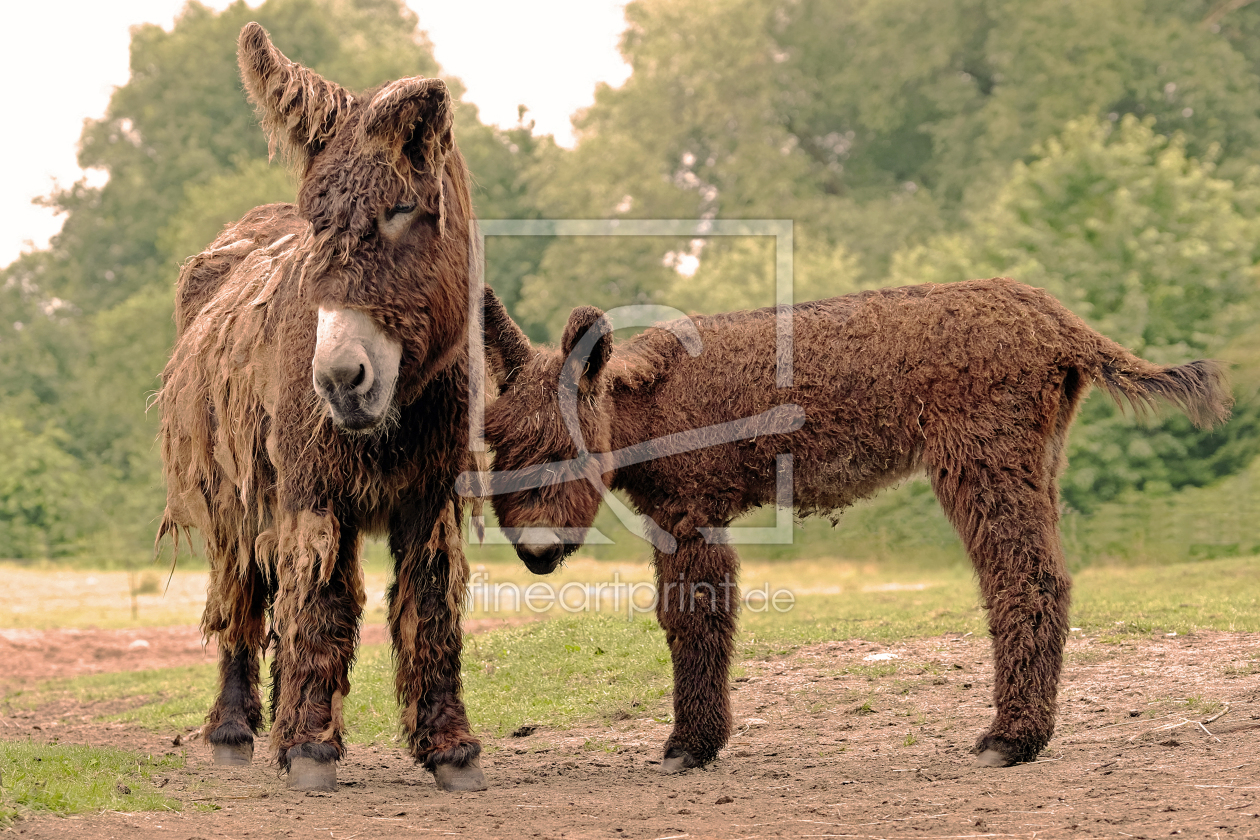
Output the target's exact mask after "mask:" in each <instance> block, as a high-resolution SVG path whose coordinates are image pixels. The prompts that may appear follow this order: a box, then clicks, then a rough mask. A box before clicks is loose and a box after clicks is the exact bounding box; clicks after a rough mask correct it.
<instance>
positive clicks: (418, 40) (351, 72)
mask: <svg viewBox="0 0 1260 840" xmlns="http://www.w3.org/2000/svg"><path fill="white" fill-rule="evenodd" d="M250 20H257V21H259V22H260V23H262V24H263V25H264V26H265V27H267V28H268V30H269V31H270V32H271V33H272V35H273V37H274V39H275V41H276V43H277V45H278V46H279V47H280V48H281V49H282V50H283V51H284V52H285V54H286V55H288V56H289V57H290V58H292V59H294V60H296V61H300V62H302V63H304V64H307V65H308V66H311V67H313V68H315V69H316V70H317V71H319V72H321V73H323V74H325V75H326V76H328V77H329V78H331V79H334V80H336V81H337V82H339V83H341V84H343V85H345V86H347V87H349V88H352V89H363V88H368V87H371V86H374V85H376V84H379V83H381V82H383V81H386V80H389V79H393V78H398V77H400V76H410V75H426V76H433V75H437V74H438V72H439V68H438V65H437V63H436V61H435V60H434V59H433V55H432V47H431V45H430V44H429V43H428V42H427V41H426V40H425V39H424V38H423V37H422V36H421V35H420V33H418V31H417V23H418V22H417V19H416V17H415V15H414V14H413V13H412V12H410V11H409V10H408V9H407V8H406V6H405V5H403V3H402V2H400V0H268V2H266V3H264V4H262V5H261V6H259V7H257V8H254V9H251V8H249V7H248V6H246V4H244V3H236V4H235V5H233V6H230V7H229V8H228V9H226V10H225V11H224V12H222V13H216V12H213V11H212V10H210V9H208V8H206V7H205V6H202V5H200V4H199V3H197V2H195V0H194V2H191V3H189V5H188V6H187V7H186V8H185V9H184V11H183V13H182V14H181V15H180V17H179V18H178V20H177V21H176V25H175V27H174V28H173V29H172V30H170V31H167V30H163V29H162V28H160V27H158V26H153V25H145V26H141V27H138V28H136V30H135V31H134V33H133V36H132V45H131V70H132V73H131V79H130V81H129V82H128V83H127V84H126V85H124V86H123V87H121V88H119V89H117V90H116V91H115V93H114V95H113V97H112V98H111V100H110V104H109V109H108V112H107V113H106V115H105V116H104V117H103V118H101V119H99V120H90V121H88V123H87V125H86V126H85V128H84V132H83V136H82V139H81V141H80V163H81V164H82V165H83V166H85V167H89V168H96V169H100V170H104V171H105V172H106V173H108V175H109V178H108V181H107V182H106V183H105V184H104V186H101V187H99V188H95V187H89V186H88V185H87V183H86V182H81V183H78V184H75V185H74V186H72V187H71V188H69V189H67V190H64V191H61V192H59V193H57V194H56V195H54V196H52V197H51V198H50V199H49V200H48V201H49V203H50V204H52V205H53V206H55V207H56V208H57V209H59V210H61V211H62V212H64V213H66V222H65V225H64V227H63V229H62V232H61V233H60V234H59V235H58V236H56V237H55V238H54V240H53V242H52V245H51V247H50V249H49V250H47V251H41V252H37V253H34V254H29V255H25V256H23V257H22V258H21V259H19V260H18V261H17V262H15V263H14V264H13V265H11V266H9V267H8V268H6V269H4V270H3V271H2V272H0V402H2V403H3V405H4V411H5V414H6V415H8V416H11V417H20V418H21V420H22V423H23V425H24V426H25V427H26V428H27V429H28V431H29V436H30V440H29V441H27V440H26V438H23V439H22V441H21V442H20V443H21V445H22V446H29V447H30V450H31V451H30V452H29V453H27V454H24V455H23V456H22V457H20V458H19V459H17V461H16V462H15V463H11V464H10V465H8V466H7V467H6V468H0V476H3V477H4V478H3V479H0V483H2V484H4V486H5V488H6V490H5V491H4V492H6V493H8V494H9V495H7V496H6V497H5V499H6V501H5V502H3V504H4V505H7V506H8V507H6V508H5V509H4V512H2V513H0V557H3V556H14V557H26V556H32V555H34V556H60V555H63V554H65V553H67V552H68V551H71V550H72V547H73V546H75V545H78V546H80V547H82V546H85V545H88V544H90V545H91V546H92V550H93V553H94V554H95V555H96V556H97V557H98V558H100V559H106V560H107V559H110V558H123V557H127V558H142V557H143V556H144V554H145V551H144V549H145V548H147V546H148V545H149V544H150V543H151V540H152V528H153V522H154V519H155V517H156V516H157V515H158V513H159V512H160V511H161V509H162V504H163V499H162V496H163V487H162V480H161V470H160V462H159V455H158V452H157V451H156V448H155V447H154V445H153V440H154V438H155V436H156V433H157V425H156V423H157V417H156V414H146V411H145V409H146V402H147V400H148V398H149V397H150V396H151V395H152V393H153V392H154V391H155V390H156V389H157V387H158V385H159V382H158V378H157V377H158V374H159V373H160V371H161V370H162V367H163V365H164V364H165V361H166V358H167V355H168V353H169V350H170V346H171V344H172V342H173V339H174V328H173V324H172V321H171V313H172V309H173V302H174V294H173V285H174V281H175V278H176V276H177V274H178V270H179V265H180V264H181V263H182V262H183V261H184V260H185V259H186V258H187V257H188V256H189V255H190V254H193V253H196V252H198V251H200V250H201V249H202V248H203V247H204V246H205V245H206V244H208V243H209V242H210V240H212V239H213V238H214V237H215V236H216V235H217V234H218V233H219V231H220V230H221V229H222V227H223V226H224V225H225V224H227V223H230V222H232V221H234V220H236V219H237V218H239V217H240V215H241V214H243V213H244V212H245V211H246V210H248V209H250V208H251V207H254V206H256V205H257V204H263V203H271V202H276V201H292V200H293V198H294V181H293V178H292V175H291V174H290V173H288V172H287V171H286V170H285V168H284V167H283V166H282V165H281V164H280V162H279V161H276V162H274V163H269V162H268V160H267V142H266V138H265V137H264V136H263V133H262V131H261V130H260V129H259V127H258V125H257V121H256V119H255V117H254V115H253V113H252V110H251V107H250V105H249V103H248V101H247V100H246V98H245V96H244V94H243V93H242V91H241V89H240V82H239V79H238V71H237V67H236V39H237V34H238V33H239V31H240V28H241V26H242V25H244V24H245V23H246V22H247V21H250ZM450 81H451V86H452V90H453V91H454V92H455V93H456V95H458V94H459V92H460V91H461V89H462V88H461V86H460V84H459V82H458V80H450ZM456 120H457V124H456V131H457V133H458V138H459V142H460V145H461V148H462V150H463V151H464V153H465V155H466V157H467V159H468V161H469V164H470V166H471V167H472V168H473V171H474V172H476V173H477V175H478V180H477V183H478V185H479V186H478V190H477V193H476V195H475V201H476V203H477V206H478V207H479V209H481V210H482V212H483V213H485V214H487V215H489V216H508V217H518V216H522V215H529V214H530V213H532V212H533V211H532V210H531V209H530V204H529V199H528V196H527V195H526V190H525V187H524V182H523V180H522V178H521V175H520V172H521V170H522V169H523V167H524V165H525V164H524V160H525V159H526V158H528V157H530V155H532V150H533V148H534V140H533V138H532V137H531V136H530V134H529V131H528V129H527V128H522V129H520V130H517V131H509V132H499V131H497V130H494V129H491V128H489V127H487V126H484V125H482V124H481V123H480V122H479V121H478V119H477V111H476V108H475V107H473V106H465V107H461V108H459V109H458V111H457V116H456ZM509 250H510V259H509V260H507V261H506V262H507V265H508V267H509V269H510V271H512V272H515V273H516V274H517V275H520V274H524V273H528V272H530V271H532V270H533V266H534V265H536V264H537V261H538V259H539V255H540V253H541V248H540V243H537V242H525V243H515V247H514V248H512V249H509ZM491 280H492V282H496V283H497V282H503V283H504V284H505V285H508V283H509V280H508V277H507V274H505V272H504V271H503V270H502V269H501V268H499V267H496V270H495V271H492V272H491ZM6 428H7V427H6ZM6 434H9V435H10V437H11V436H12V434H13V433H11V432H7V433H6ZM14 443H15V445H17V444H18V443H19V442H18V441H17V440H16V439H15V440H14ZM40 464H42V465H44V466H42V467H39V466H38V465H40ZM33 465H34V466H33ZM36 468H38V469H44V470H48V471H50V472H51V473H52V474H49V475H47V476H44V477H42V478H41V477H39V476H36V475H34V474H33V473H31V470H32V469H36ZM19 476H20V478H19ZM33 482H34V483H33ZM37 485H38V486H37ZM92 488H100V489H101V490H102V491H103V492H99V493H95V492H89V489H92ZM105 488H108V490H107V491H106V490H105ZM50 492H56V493H62V494H64V498H62V499H59V500H57V501H56V502H55V503H53V502H51V501H50V500H49V498H48V493H50ZM14 494H17V495H18V496H28V495H29V496H30V498H23V499H17V498H16V497H15V496H14ZM50 505H52V507H50ZM18 508H20V509H21V512H20V513H19V512H18ZM72 510H78V511H83V512H84V514H85V515H83V516H82V517H80V518H79V519H77V520H74V519H73V518H72V517H70V516H69V514H68V513H67V511H72ZM14 522H16V523H19V524H20V533H19V530H13V529H17V528H19V525H18V524H10V523H14ZM5 529H8V530H5ZM41 529H42V531H43V533H38V532H39V531H40V530H41ZM89 534H90V535H91V536H92V539H91V541H90V543H89V541H87V540H86V539H84V538H85V537H87V536H88V535H89Z"/></svg>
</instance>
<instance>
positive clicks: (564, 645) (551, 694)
mask: <svg viewBox="0 0 1260 840" xmlns="http://www.w3.org/2000/svg"><path fill="white" fill-rule="evenodd" d="M1254 563H1255V561H1254V559H1252V558H1225V559H1221V560H1212V561H1201V562H1197V563H1186V564H1178V565H1158V566H1142V567H1130V566H1116V567H1095V568H1090V569H1086V570H1084V571H1082V572H1080V573H1079V574H1077V575H1076V587H1075V593H1074V607H1073V613H1072V625H1073V626H1074V627H1078V628H1080V629H1081V631H1082V632H1083V633H1085V634H1086V635H1090V636H1095V637H1099V638H1102V639H1105V640H1116V641H1122V640H1124V639H1129V638H1134V637H1138V636H1150V635H1163V634H1167V633H1174V632H1175V633H1178V634H1185V633H1190V632H1193V631H1195V630H1234V631H1247V632H1256V631H1260V579H1258V578H1257V576H1256V575H1255V574H1254V572H1253V568H1252V567H1253V565H1254ZM888 571H889V570H887V569H885V574H884V575H875V576H874V580H875V581H876V583H875V585H874V588H875V589H876V591H862V589H861V588H858V587H847V588H844V589H843V590H842V591H841V592H840V593H838V594H834V595H802V596H800V597H798V598H797V599H796V604H795V606H794V608H793V609H791V610H790V611H788V612H785V613H778V612H775V611H774V610H773V609H771V610H768V611H764V612H745V614H744V615H743V616H742V619H741V626H742V631H743V632H742V634H741V638H740V645H739V648H740V656H741V657H744V658H752V657H756V658H764V657H772V656H779V655H783V654H786V653H788V652H790V651H791V650H793V649H795V648H796V647H798V646H800V645H805V644H810V643H814V642H821V641H828V640H832V639H856V638H861V639H866V640H869V641H877V642H885V643H887V642H893V641H896V640H899V639H908V638H923V637H929V636H937V635H950V636H962V635H965V634H967V633H971V634H973V635H974V636H984V635H985V633H986V630H985V623H984V615H983V612H982V611H981V609H980V606H979V598H978V594H977V590H976V584H975V581H974V580H973V578H972V575H971V574H970V572H969V571H967V570H966V569H965V568H958V567H948V568H945V569H940V570H936V571H934V572H924V571H922V570H919V571H918V573H917V574H915V575H914V580H915V581H916V582H915V583H914V584H913V587H921V588H910V586H911V585H907V584H895V583H888V582H887V581H888V580H889V578H890V577H891V578H892V579H893V580H894V581H895V580H896V579H897V578H901V579H902V580H905V579H906V576H907V575H909V574H910V570H902V572H900V573H893V574H891V575H889V574H887V572H888ZM880 581H883V582H884V583H882V584H881V583H879V582H880ZM789 582H790V583H792V584H795V585H802V584H804V583H808V581H805V580H803V579H800V580H792V581H789ZM749 585H750V586H752V585H760V583H759V582H755V581H749ZM774 585H778V584H774ZM900 664H901V663H875V664H871V665H861V666H854V667H853V668H849V669H848V672H849V673H853V674H856V675H860V676H866V677H868V678H869V679H872V680H874V679H879V678H883V677H886V676H890V675H892V674H895V673H898V672H899V671H900V670H901V669H900V668H899V665H900ZM463 678H464V685H465V699H466V702H467V705H468V710H469V716H470V718H471V719H472V720H473V721H475V722H476V725H477V727H478V728H479V730H480V731H481V732H482V733H483V734H486V735H491V736H503V735H505V734H508V733H510V732H511V731H513V730H514V729H516V728H517V727H519V726H522V725H524V724H541V725H544V726H548V727H555V728H560V729H563V728H566V727H570V726H572V725H574V724H576V723H579V722H582V721H592V720H603V721H610V720H617V719H624V718H625V717H626V716H630V717H636V718H637V717H654V718H662V719H663V718H665V717H667V715H668V708H667V704H666V702H665V700H664V699H663V698H664V697H665V694H666V693H667V692H668V690H669V687H670V667H669V653H668V650H667V648H666V646H665V640H664V636H663V634H662V633H661V631H660V629H659V628H658V627H657V626H656V623H655V621H654V620H652V619H650V618H646V617H639V618H636V619H634V620H627V619H626V618H625V617H624V616H615V615H609V614H602V615H601V614H593V615H576V616H567V615H562V616H557V617H554V618H552V619H550V620H548V621H540V622H531V623H528V624H524V625H521V626H517V627H510V628H504V629H499V630H495V631H491V632H487V633H481V634H477V635H474V636H470V637H469V638H468V640H467V644H466V647H465V653H464V671H463ZM351 682H352V684H353V686H354V690H353V691H352V692H351V694H350V695H349V697H347V698H346V718H347V721H348V726H349V731H348V732H347V737H348V739H349V740H350V741H351V742H352V743H360V744H363V743H375V742H382V741H388V740H390V739H392V738H393V737H395V735H396V733H397V720H398V710H397V705H396V704H395V702H394V698H393V669H392V664H391V662H390V654H389V650H388V648H386V647H384V646H367V647H364V648H362V649H361V650H360V653H359V659H358V662H357V664H356V666H355V670H354V673H353V674H352V675H351ZM214 686H215V668H214V666H212V665H201V666H193V667H182V668H169V669H164V670H160V671H148V672H130V673H115V674H97V675H92V676H86V677H78V678H75V679H72V680H60V681H54V682H50V683H46V684H44V685H43V686H40V687H39V688H37V689H34V690H30V691H26V692H18V693H14V694H10V695H8V697H6V698H5V702H7V703H10V704H13V705H20V706H23V707H33V706H39V705H45V704H47V703H50V702H52V701H54V700H58V699H64V698H72V699H74V700H76V701H77V702H79V703H87V704H91V703H102V704H104V703H109V702H113V701H119V700H122V699H123V698H130V699H133V700H135V703H134V705H131V706H130V707H129V708H127V709H125V710H122V711H118V710H109V711H108V715H107V716H108V718H109V719H111V720H120V721H126V722H132V723H135V724H137V725H140V726H143V727H145V728H148V729H152V730H155V731H164V732H176V731H180V730H183V729H187V728H191V727H194V726H197V725H199V724H200V723H201V721H202V720H203V718H204V715H205V711H206V709H208V708H209V706H210V702H211V699H212V693H213V691H214Z"/></svg>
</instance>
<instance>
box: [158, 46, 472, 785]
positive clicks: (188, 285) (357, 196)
mask: <svg viewBox="0 0 1260 840" xmlns="http://www.w3.org/2000/svg"><path fill="white" fill-rule="evenodd" d="M238 46H239V59H240V67H241V75H242V78H243V80H244V82H245V86H246V89H247V90H248V92H249V96H250V98H251V99H252V100H253V101H254V103H255V104H256V105H257V106H258V109H259V114H260V116H261V121H262V124H263V126H264V128H265V129H266V131H267V133H268V136H269V137H270V139H271V146H272V150H273V152H274V150H275V149H276V148H277V147H279V148H280V149H281V150H282V151H283V152H284V154H285V156H286V157H287V158H288V160H289V161H290V162H291V163H292V165H293V166H294V168H295V169H296V171H297V172H298V174H299V175H300V176H301V178H302V181H301V186H300V191H299V200H298V204H297V205H296V206H295V205H291V204H275V205H268V206H265V207H259V208H256V209H254V210H252V211H250V212H249V213H247V214H246V215H245V216H244V218H242V219H241V220H240V221H239V222H237V223H235V224H233V225H230V226H229V227H227V228H226V229H225V230H224V231H223V233H222V234H220V235H219V237H218V238H217V239H216V240H215V241H214V242H213V243H212V244H211V245H210V247H208V248H207V249H206V250H205V251H203V252H201V253H200V254H198V255H196V256H194V257H192V258H191V259H189V260H188V261H187V262H186V263H185V264H184V266H183V269H182V271H181V273H180V277H179V283H178V288H177V296H176V306H175V320H176V327H177V340H176V345H175V348H174V350H173V352H172V355H171V359H170V362H169V363H168V364H167V366H166V368H165V370H164V372H163V375H162V388H161V391H160V394H159V398H158V403H159V404H160V406H161V412H162V432H161V442H162V455H163V461H164V473H165V476H166V482H167V504H166V511H165V513H164V515H163V518H162V523H161V526H160V528H159V530H158V540H159V542H161V541H162V539H163V538H164V537H168V536H169V537H170V538H171V539H172V540H173V541H174V542H175V544H176V548H178V544H179V541H180V531H181V530H183V531H185V532H187V531H188V529H190V528H195V529H197V530H198V531H200V532H201V534H202V536H203V538H204V542H205V550H206V554H207V557H208V559H209V562H210V569H211V571H210V584H209V591H208V597H207V603H206V609H205V614H204V616H203V618H202V630H203V632H204V633H205V634H206V636H207V637H213V638H215V639H216V640H217V641H218V646H219V650H220V692H219V696H218V698H217V700H216V701H215V704H214V706H213V708H212V709H211V711H210V714H209V719H208V725H207V727H206V731H207V733H208V736H207V740H208V741H209V742H210V743H211V744H213V745H215V747H216V750H217V749H218V748H219V747H225V746H226V747H237V748H243V749H245V750H246V755H248V754H250V753H251V751H252V744H253V735H254V733H255V732H257V730H258V729H259V727H260V726H261V724H262V701H261V696H260V693H259V664H258V663H259V656H260V654H261V653H262V652H263V651H264V649H265V648H266V646H267V645H268V643H269V642H270V644H271V645H272V646H273V648H274V659H273V661H272V667H271V670H272V715H273V720H274V724H273V729H272V735H271V744H272V749H273V750H274V757H275V759H276V760H277V761H278V762H279V763H280V765H281V766H282V768H284V769H285V770H289V769H290V767H291V764H292V762H293V761H295V760H296V759H298V758H306V759H311V760H313V761H315V762H317V763H322V764H325V765H327V764H329V763H330V762H333V761H335V760H336V759H338V758H340V757H342V756H343V755H344V753H345V743H344V740H343V736H342V732H343V720H342V708H343V699H344V697H345V696H346V694H347V693H348V692H349V691H350V684H349V680H348V674H349V670H350V666H351V664H352V662H353V658H354V653H355V647H356V644H357V641H358V633H359V620H360V617H361V615H362V612H363V608H364V604H365V594H364V588H363V586H364V584H363V572H362V568H361V566H360V559H359V553H360V545H361V542H362V539H363V537H364V536H365V535H368V534H374V533H380V534H386V535H388V538H389V545H390V550H391V553H392V555H393V560H394V575H395V579H394V582H393V584H392V585H391V586H390V589H389V593H388V596H389V619H390V627H391V636H392V641H393V646H394V655H395V660H396V664H397V679H396V690H397V694H398V699H399V701H400V703H401V704H402V707H403V714H402V724H403V728H404V730H405V733H406V736H407V740H408V745H409V747H410V750H411V752H412V754H413V755H414V756H415V758H416V760H417V761H419V762H421V763H423V764H424V766H425V767H427V768H428V769H430V770H433V771H435V773H437V774H438V778H439V783H444V785H445V786H448V787H460V786H463V787H469V786H474V787H475V786H476V785H477V784H480V778H481V774H480V770H479V769H478V760H477V757H478V755H479V752H480V744H479V743H478V741H477V739H475V738H474V737H473V736H472V735H471V733H470V732H469V726H468V720H467V717H466V715H465V712H464V706H463V702H462V700H461V697H460V694H461V682H460V664H459V659H460V650H461V645H462V639H461V632H460V625H459V618H460V605H461V603H462V600H463V593H464V586H465V581H466V580H467V577H468V569H467V562H466V561H465V559H464V555H463V552H462V549H461V545H462V540H461V534H460V522H461V520H462V506H461V503H460V500H459V497H458V495H457V494H456V493H455V492H454V482H455V477H456V476H457V475H458V473H459V472H460V471H461V470H462V469H465V468H467V466H468V464H467V463H466V458H467V457H468V456H467V449H468V447H467V419H466V411H467V391H468V389H467V379H468V370H467V359H466V351H465V350H464V347H465V344H466V332H465V331H466V329H467V326H466V325H467V303H466V302H467V295H468V267H469V252H468V249H469V244H468V243H469V228H470V225H471V221H472V201H471V196H470V192H469V189H470V185H469V174H468V172H467V170H466V168H465V165H464V161H463V158H462V157H461V155H460V153H459V150H458V149H457V148H456V147H455V145H454V142H453V139H452V134H451V110H452V105H451V101H450V96H449V94H448V93H447V91H446V88H445V85H443V83H442V82H441V81H440V80H436V79H419V78H416V79H401V80H398V81H395V82H391V83H390V84H387V85H385V86H383V87H381V88H380V89H378V90H376V91H369V92H367V93H365V94H362V95H353V94H351V93H349V92H347V91H345V90H343V89H342V88H341V87H339V86H338V85H336V84H333V83H331V82H328V81H326V80H324V79H322V78H320V77H319V76H318V75H317V74H315V73H314V72H312V71H311V70H309V69H306V68H304V67H301V66H300V65H297V64H294V63H293V62H290V61H289V60H288V59H286V58H285V57H284V56H283V55H282V54H281V53H280V52H279V51H278V50H277V49H276V48H275V47H274V46H272V44H271V41H270V39H269V38H268V36H267V34H266V32H265V31H263V29H262V27H260V26H258V25H257V24H250V25H248V26H246V27H245V28H244V30H242V32H241V37H240V42H239V45H238ZM413 205H414V206H413ZM391 208H392V209H391ZM400 208H402V209H400ZM317 309H318V310H319V311H320V313H326V312H331V311H336V312H342V311H348V312H352V313H357V317H362V316H367V318H370V322H371V323H372V324H375V325H376V327H375V329H378V330H379V331H380V333H381V334H382V335H383V336H385V339H383V340H387V341H389V342H392V343H395V344H396V345H397V346H400V347H401V350H400V354H399V360H398V363H397V379H396V384H395V385H394V390H393V391H392V400H391V402H390V404H389V405H388V406H387V408H386V410H385V411H384V412H383V413H382V415H381V416H380V417H379V418H378V420H377V422H376V423H375V425H374V426H372V427H371V428H367V429H358V428H341V427H339V426H338V425H337V423H335V422H334V418H333V416H332V415H331V414H330V409H329V404H328V402H327V401H326V399H325V398H324V397H322V396H321V394H320V393H319V392H317V390H316V389H315V388H313V386H312V359H313V357H314V356H315V354H316V352H317V349H318V348H317V338H318V337H317ZM320 317H323V314H321V315H320ZM268 617H270V628H268V627H267V618H268ZM216 755H218V753H217V752H216ZM452 780H453V781H452ZM290 782H291V784H292V783H293V777H292V776H291V777H290Z"/></svg>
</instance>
